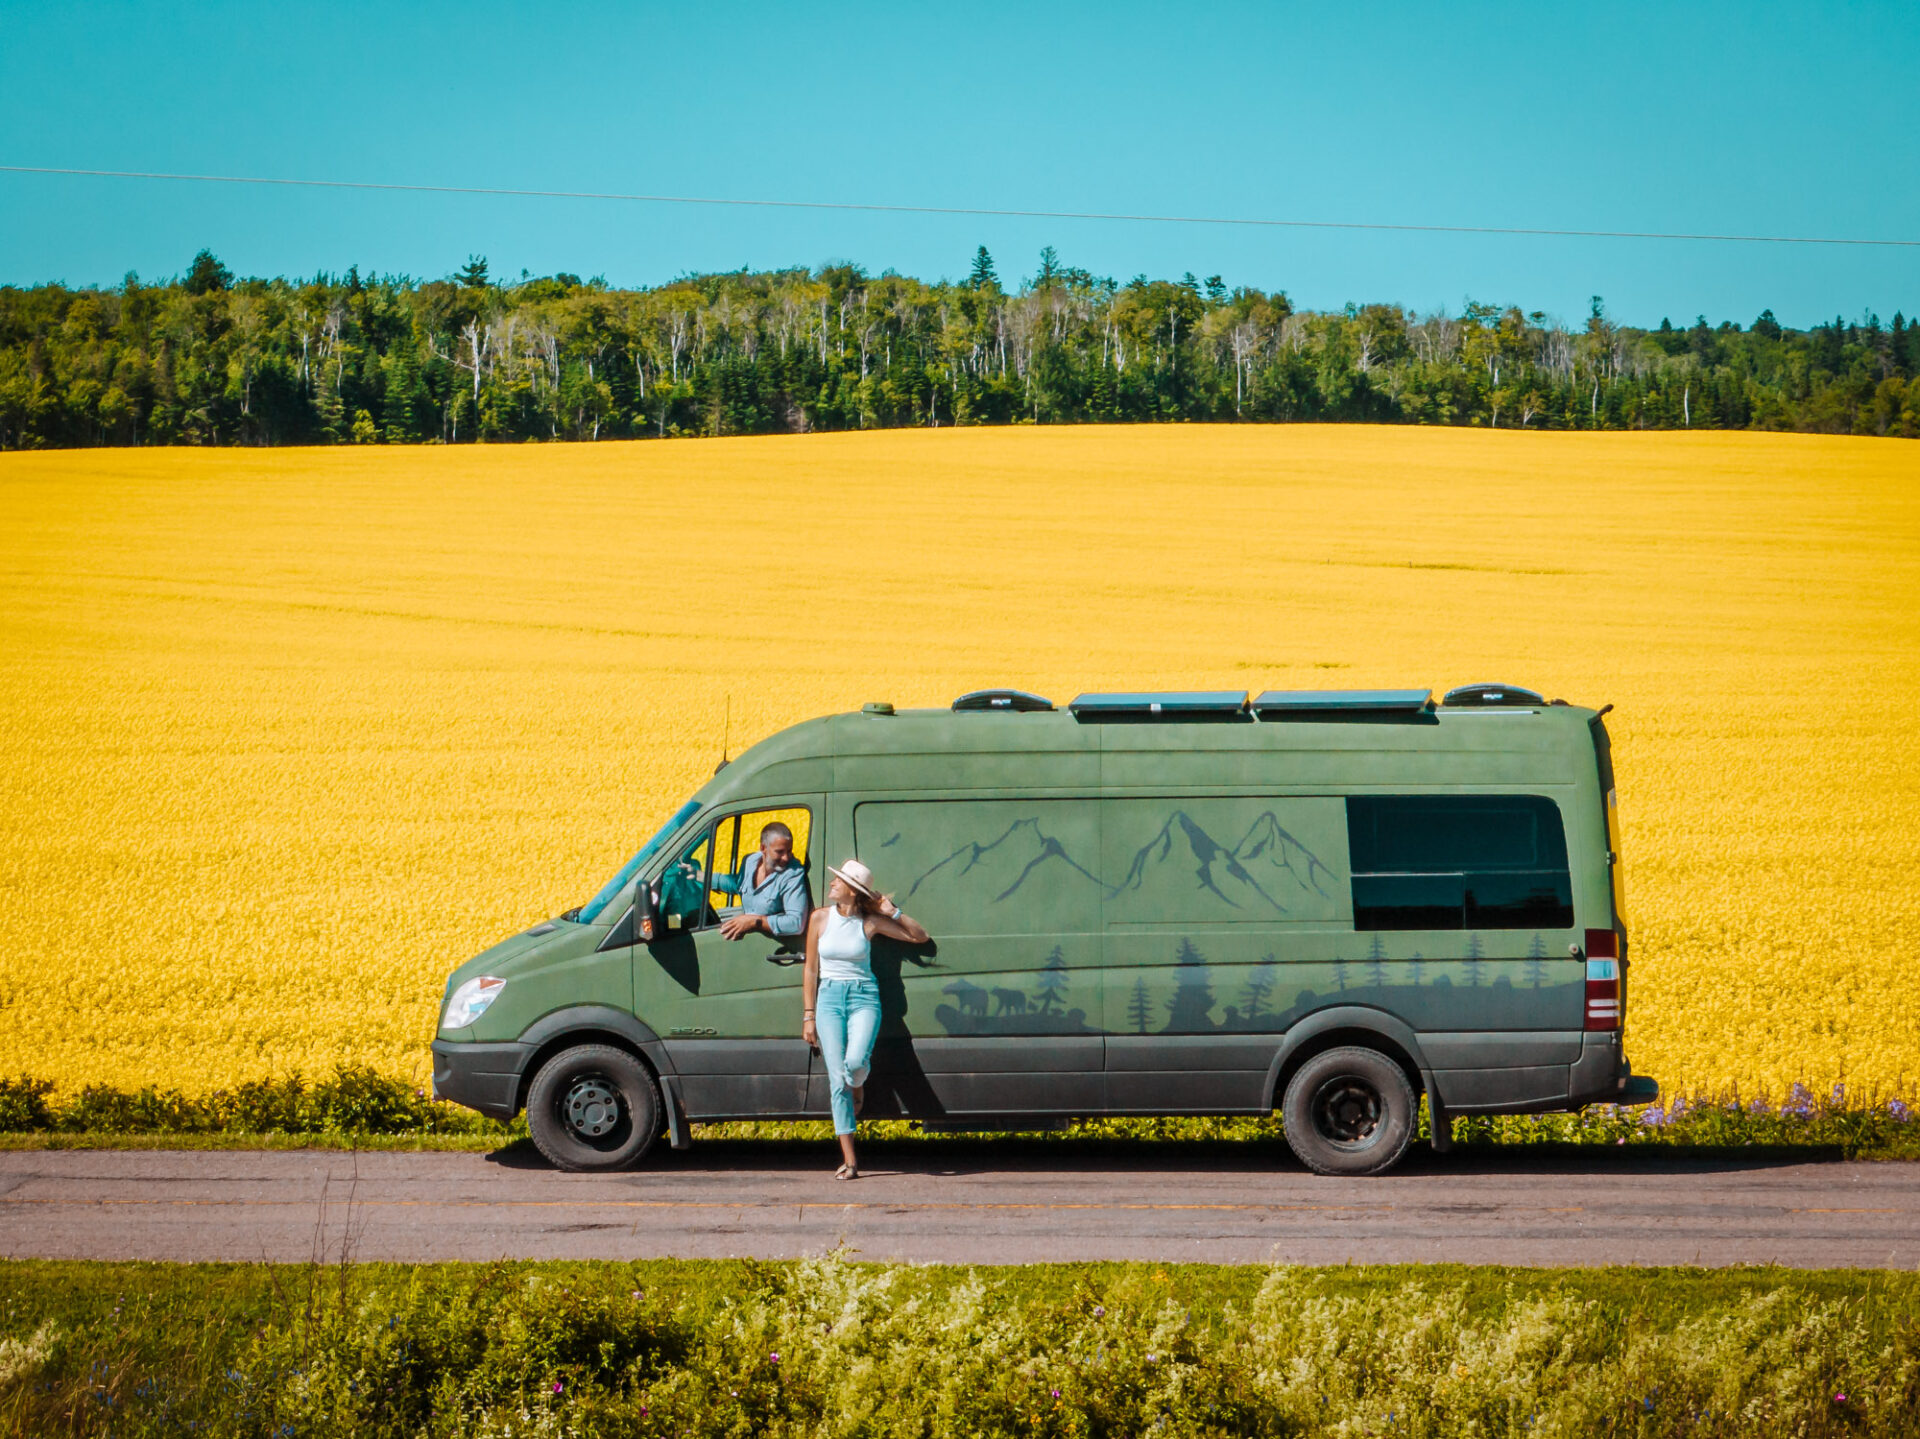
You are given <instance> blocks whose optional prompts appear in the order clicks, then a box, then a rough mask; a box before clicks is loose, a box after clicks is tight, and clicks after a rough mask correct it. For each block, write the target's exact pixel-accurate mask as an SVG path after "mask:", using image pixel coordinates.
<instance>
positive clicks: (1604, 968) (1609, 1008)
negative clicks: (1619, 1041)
mask: <svg viewBox="0 0 1920 1439" xmlns="http://www.w3.org/2000/svg"><path fill="white" fill-rule="evenodd" d="M1619 952H1620V944H1619V940H1618V938H1617V937H1616V936H1615V934H1614V932H1613V931H1612V930H1610V929H1590V930H1588V931H1587V1025H1586V1027H1587V1028H1588V1029H1590V1030H1591V1029H1602V1030H1605V1029H1618V1028H1619V1027H1620V960H1619V958H1618V956H1619Z"/></svg>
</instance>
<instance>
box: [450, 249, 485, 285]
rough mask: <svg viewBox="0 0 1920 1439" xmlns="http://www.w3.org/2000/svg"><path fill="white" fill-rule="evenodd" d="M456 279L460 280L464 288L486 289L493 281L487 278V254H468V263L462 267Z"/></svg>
mask: <svg viewBox="0 0 1920 1439" xmlns="http://www.w3.org/2000/svg"><path fill="white" fill-rule="evenodd" d="M454 279H455V280H456V281H458V282H459V285H460V288H461V289H463V290H484V289H486V288H487V286H488V285H489V284H490V283H491V281H489V280H488V279H487V257H486V256H485V255H469V256H467V263H466V264H464V265H462V266H461V267H460V272H459V273H458V274H457V275H455V276H454Z"/></svg>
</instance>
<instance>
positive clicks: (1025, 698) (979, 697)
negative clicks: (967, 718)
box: [953, 690, 1053, 713]
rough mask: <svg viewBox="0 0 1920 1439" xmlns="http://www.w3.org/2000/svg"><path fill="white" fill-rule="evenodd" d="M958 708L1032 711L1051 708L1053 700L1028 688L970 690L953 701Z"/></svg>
mask: <svg viewBox="0 0 1920 1439" xmlns="http://www.w3.org/2000/svg"><path fill="white" fill-rule="evenodd" d="M953 707H954V709H956V710H960V711H966V710H1017V711H1020V712H1022V713H1032V712H1037V711H1039V710H1050V709H1052V708H1053V701H1052V700H1050V699H1048V698H1047V697H1046V696H1045V695H1036V694H1029V693H1028V692H1027V691H1026V690H969V691H968V692H967V693H966V694H963V695H961V696H960V698H959V699H957V700H955V701H954V702H953Z"/></svg>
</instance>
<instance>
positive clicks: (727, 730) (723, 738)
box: [713, 690, 733, 774]
mask: <svg viewBox="0 0 1920 1439" xmlns="http://www.w3.org/2000/svg"><path fill="white" fill-rule="evenodd" d="M732 751H733V692H732V691H731V690H729V691H728V692H727V719H726V725H725V727H724V728H723V729H722V730H721V731H720V763H719V764H717V765H715V766H714V767H713V772H714V773H715V774H719V773H720V771H721V770H723V769H725V768H726V767H727V765H728V763H729V761H728V759H727V756H728V755H729V754H730V753H732Z"/></svg>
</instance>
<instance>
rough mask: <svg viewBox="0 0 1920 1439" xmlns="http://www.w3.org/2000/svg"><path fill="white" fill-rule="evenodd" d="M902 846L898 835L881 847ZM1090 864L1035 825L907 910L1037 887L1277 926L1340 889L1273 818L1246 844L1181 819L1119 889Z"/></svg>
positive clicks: (1149, 845)
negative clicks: (1200, 905) (1200, 907)
mask: <svg viewBox="0 0 1920 1439" xmlns="http://www.w3.org/2000/svg"><path fill="white" fill-rule="evenodd" d="M898 839H899V836H898V835H894V836H892V838H891V839H890V840H888V841H884V842H883V844H882V847H883V848H885V847H887V846H888V845H890V844H892V843H896V842H897V841H898ZM1091 861H1092V856H1084V857H1083V856H1076V855H1074V854H1073V853H1071V852H1070V851H1069V849H1068V847H1067V846H1066V845H1065V844H1064V843H1062V842H1061V841H1060V840H1059V839H1057V838H1056V837H1055V836H1053V835H1052V834H1050V833H1048V832H1047V830H1046V829H1044V828H1043V827H1042V825H1041V822H1040V820H1039V818H1038V817H1036V816H1026V817H1023V818H1021V819H1018V820H1015V821H1014V822H1013V823H1012V824H1010V825H1008V826H1007V827H1006V829H1004V830H1003V831H1002V832H1001V833H1000V834H998V835H997V836H994V837H993V838H991V839H986V840H970V841H968V842H967V843H965V844H963V845H960V846H959V847H958V848H956V849H954V850H953V851H952V852H951V853H949V854H947V855H946V856H945V857H943V858H942V859H940V860H938V861H937V862H936V863H934V864H933V865H931V866H930V867H928V868H927V869H926V870H924V871H923V872H922V873H920V874H919V875H917V876H916V877H915V878H914V879H913V881H912V883H911V884H910V885H909V886H908V888H907V890H906V893H905V895H904V896H903V899H902V902H903V903H904V902H905V901H906V900H909V899H912V898H913V897H915V896H916V895H919V894H921V893H922V892H923V891H932V890H938V891H939V892H940V893H941V895H942V897H943V898H958V897H959V896H958V895H957V894H955V891H964V892H965V895H966V897H967V898H968V899H970V900H972V901H974V902H977V903H987V904H1004V903H1006V902H1007V901H1009V900H1011V899H1013V898H1014V896H1015V895H1017V894H1019V893H1020V892H1021V891H1022V890H1023V889H1026V888H1028V887H1029V886H1034V887H1039V888H1044V889H1047V890H1048V891H1049V892H1051V893H1056V894H1057V893H1058V891H1059V889H1060V887H1062V886H1064V887H1066V888H1068V889H1072V888H1075V887H1078V886H1080V885H1089V886H1092V887H1093V888H1094V889H1095V890H1098V891H1100V892H1101V894H1102V897H1103V898H1105V899H1106V900H1108V901H1119V902H1120V905H1121V907H1122V908H1123V910H1125V911H1127V912H1131V913H1139V914H1143V915H1149V914H1151V915H1157V914H1167V915H1178V916H1181V917H1188V916H1190V915H1191V912H1192V910H1193V908H1194V905H1195V902H1196V900H1200V901H1202V902H1206V901H1211V902H1212V903H1214V904H1216V905H1218V906H1223V907H1224V908H1225V910H1227V911H1237V912H1238V913H1237V914H1235V915H1234V916H1233V917H1245V916H1254V915H1263V914H1265V915H1273V916H1276V917H1277V916H1283V915H1289V914H1291V913H1292V912H1293V910H1294V908H1295V906H1296V904H1297V902H1298V900H1299V899H1300V898H1301V897H1303V896H1308V895H1311V896H1313V897H1314V898H1316V899H1318V900H1321V901H1326V900H1332V899H1333V898H1334V897H1335V894H1336V889H1337V886H1338V878H1337V876H1336V875H1335V874H1334V872H1333V870H1332V869H1330V868H1329V867H1328V865H1327V864H1326V862H1325V861H1324V860H1322V859H1321V858H1320V856H1319V855H1317V854H1315V853H1314V852H1313V850H1312V849H1310V848H1308V847H1307V845H1306V844H1304V843H1302V842H1301V841H1300V840H1299V839H1298V838H1297V837H1296V836H1294V835H1293V834H1292V833H1290V832H1289V831H1288V830H1287V829H1286V827H1285V826H1284V825H1282V824H1281V823H1280V820H1279V817H1278V816H1277V815H1275V814H1274V812H1273V811H1272V810H1266V811H1264V812H1262V813H1261V814H1260V815H1258V816H1257V817H1256V818H1255V819H1254V820H1253V822H1252V824H1250V825H1249V826H1248V828H1247V830H1246V832H1245V833H1244V834H1242V835H1241V836H1240V838H1239V839H1238V840H1235V841H1228V842H1222V841H1221V840H1219V839H1217V838H1215V836H1214V835H1212V834H1210V833H1209V832H1208V831H1207V830H1206V829H1205V828H1204V827H1203V826H1202V825H1201V824H1200V823H1199V821H1197V820H1195V819H1194V817H1193V816H1192V815H1191V814H1189V813H1188V812H1187V811H1186V810H1184V809H1176V810H1174V811H1173V812H1172V813H1171V814H1169V815H1167V816H1166V817H1165V818H1164V819H1163V820H1162V821H1161V823H1160V825H1159V827H1158V830H1157V831H1156V832H1154V833H1152V834H1151V835H1150V836H1149V837H1148V838H1147V839H1146V841H1145V842H1144V843H1143V844H1141V845H1139V846H1138V848H1137V849H1135V850H1134V851H1133V853H1132V857H1131V860H1130V862H1129V863H1128V864H1127V866H1126V869H1125V871H1124V872H1123V873H1121V874H1120V875H1119V877H1118V879H1117V880H1115V881H1113V882H1108V881H1105V880H1103V879H1102V878H1101V877H1100V875H1099V874H1098V873H1097V872H1096V868H1095V865H1094V864H1093V863H1092V862H1091ZM1318 907H1320V906H1316V908H1318Z"/></svg>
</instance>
